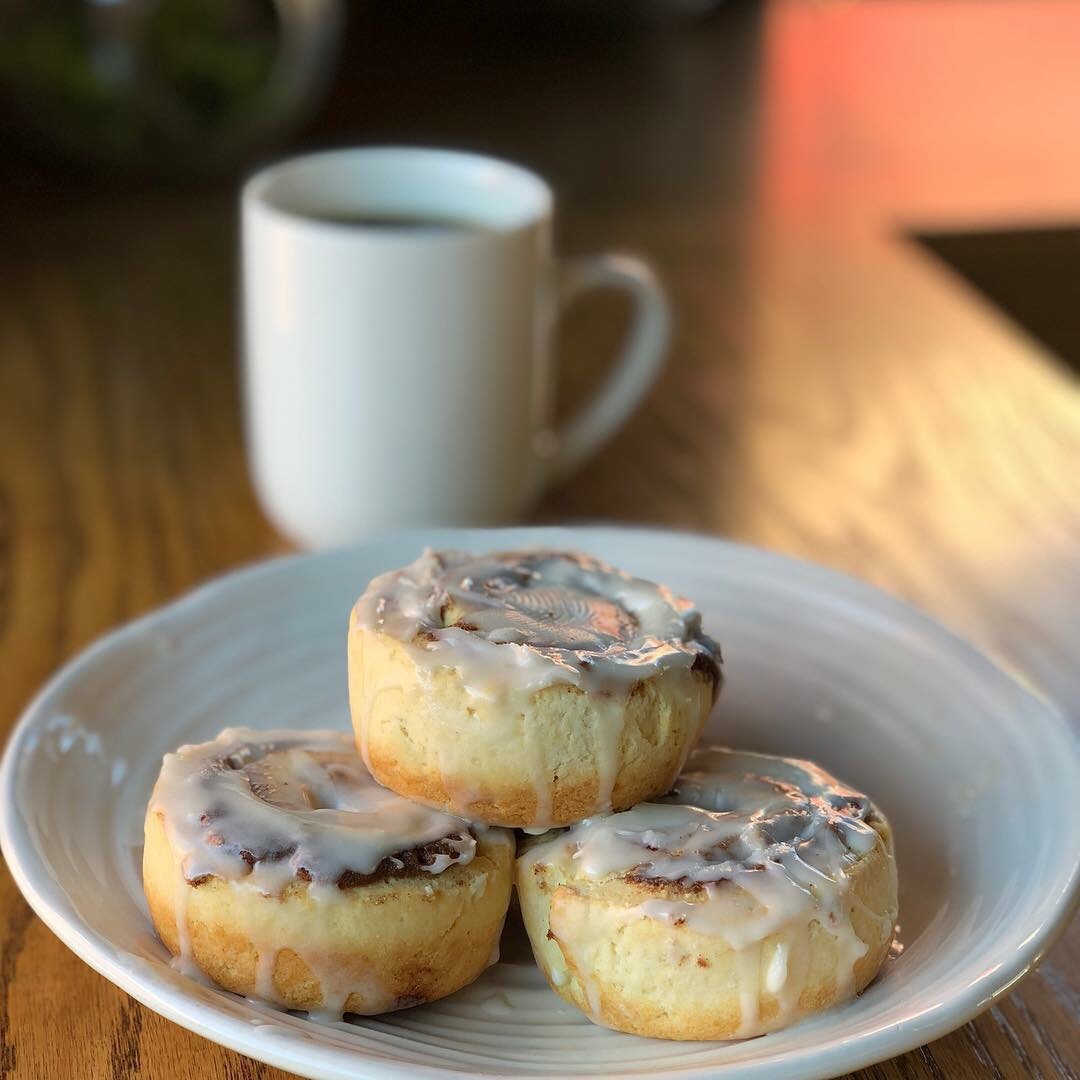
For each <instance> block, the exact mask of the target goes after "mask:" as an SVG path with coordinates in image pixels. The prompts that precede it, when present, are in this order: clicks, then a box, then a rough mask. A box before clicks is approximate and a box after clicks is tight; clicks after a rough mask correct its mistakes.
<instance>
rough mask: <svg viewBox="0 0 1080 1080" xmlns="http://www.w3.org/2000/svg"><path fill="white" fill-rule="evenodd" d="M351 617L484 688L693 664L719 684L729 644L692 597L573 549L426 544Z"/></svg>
mask: <svg viewBox="0 0 1080 1080" xmlns="http://www.w3.org/2000/svg"><path fill="white" fill-rule="evenodd" d="M353 623H354V625H356V626H359V627H361V628H363V629H366V630H374V631H378V632H381V633H384V634H387V635H389V636H391V637H393V638H395V639H397V640H398V641H401V642H403V643H405V644H407V645H409V646H410V647H411V649H412V651H413V654H414V656H415V657H416V658H417V659H418V661H420V662H426V663H427V664H428V665H430V666H432V667H438V666H452V667H456V668H457V669H458V670H459V671H460V672H461V675H462V678H463V679H464V681H465V683H466V685H467V686H469V687H470V689H472V690H473V691H474V692H475V693H477V694H478V695H481V696H490V695H492V694H493V693H496V692H497V688H498V687H500V686H511V687H513V688H516V689H523V690H529V691H532V690H539V689H542V688H543V687H545V686H549V685H551V684H553V683H556V682H568V683H571V684H573V685H576V686H583V687H591V686H599V687H605V688H607V687H610V686H611V685H612V684H616V685H618V684H622V685H626V686H629V685H632V684H633V683H634V682H636V681H638V680H639V679H643V678H648V677H650V676H651V675H654V674H656V673H657V672H658V671H660V670H662V669H665V668H669V667H686V668H690V667H694V666H695V665H697V667H698V668H702V667H704V668H705V669H706V670H708V671H709V672H710V673H711V674H712V676H713V679H714V682H716V683H719V666H718V664H719V649H718V648H717V646H716V644H715V643H714V642H712V641H711V640H710V639H709V638H707V637H706V636H705V635H704V634H703V633H702V631H701V618H700V615H699V614H698V612H697V611H696V610H695V609H694V607H693V605H692V604H691V603H690V601H688V600H685V599H682V598H681V597H677V596H674V595H673V594H672V593H671V592H670V590H668V589H667V588H665V587H664V586H662V585H656V584H653V583H652V582H651V581H644V580H642V579H641V578H635V577H631V576H630V575H629V574H627V573H624V572H623V571H621V570H616V569H614V568H612V567H610V566H608V565H607V564H606V563H603V562H600V561H599V560H598V559H594V558H591V557H589V556H587V555H581V554H577V553H572V552H559V551H547V550H535V551H516V552H496V553H493V554H489V555H481V556H475V555H469V554H466V553H463V552H458V551H441V552H435V551H427V552H425V553H424V554H423V555H422V556H421V557H420V558H419V559H417V560H416V561H415V562H414V563H412V564H411V565H409V566H407V567H405V568H403V569H401V570H395V571H392V572H390V573H387V574H383V575H381V576H380V577H377V578H375V579H374V580H373V581H372V582H371V584H370V585H369V586H368V588H367V590H366V591H365V592H364V594H363V596H361V597H360V599H359V601H357V604H356V607H355V609H354V611H353Z"/></svg>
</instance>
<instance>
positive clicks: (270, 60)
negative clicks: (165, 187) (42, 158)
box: [0, 0, 344, 174]
mask: <svg viewBox="0 0 1080 1080" xmlns="http://www.w3.org/2000/svg"><path fill="white" fill-rule="evenodd" d="M343 21H344V3H343V0H4V2H3V8H2V15H0V95H2V97H3V101H4V105H5V111H6V112H7V114H8V117H9V119H10V121H11V122H12V126H13V127H14V128H15V129H16V130H17V131H18V132H20V133H22V134H23V135H26V136H30V137H31V138H33V139H34V140H35V141H36V142H38V143H40V144H42V145H44V146H45V147H47V148H48V149H50V150H52V151H54V152H58V153H60V154H61V155H63V156H64V157H67V158H70V159H76V160H78V161H79V162H82V163H87V164H103V163H104V164H110V165H116V166H130V167H134V168H137V169H140V170H151V171H154V172H169V173H176V172H181V173H187V174H192V173H206V172H215V171H220V170H222V169H225V168H228V167H230V166H234V165H236V164H238V163H239V162H241V161H243V160H244V159H245V158H247V157H249V156H251V155H253V154H256V153H258V152H260V151H263V150H265V149H266V148H267V147H268V146H270V145H271V144H272V143H273V142H274V141H276V140H278V139H281V138H283V137H284V136H286V135H287V134H289V133H290V132H291V131H292V130H294V129H295V128H296V126H297V125H298V124H299V123H300V122H302V121H303V120H304V118H305V117H306V116H307V115H308V114H309V113H310V112H311V111H312V110H313V109H314V107H315V106H316V105H318V103H319V101H320V100H321V98H322V93H323V90H324V89H325V87H326V84H327V82H328V81H329V78H330V76H331V75H332V74H333V69H334V66H335V63H336V60H337V53H338V45H339V42H340V39H341V31H342V24H343Z"/></svg>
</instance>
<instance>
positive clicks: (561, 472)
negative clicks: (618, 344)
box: [543, 254, 671, 480]
mask: <svg viewBox="0 0 1080 1080" xmlns="http://www.w3.org/2000/svg"><path fill="white" fill-rule="evenodd" d="M611 288H615V289H622V290H624V291H625V292H628V293H629V294H630V297H631V299H632V300H633V302H634V316H633V322H632V323H631V326H630V332H629V334H628V335H627V340H626V343H625V344H624V345H623V348H622V352H621V353H620V355H619V357H618V359H617V360H616V362H615V367H614V368H613V370H612V371H611V373H610V374H609V375H608V377H607V379H606V380H605V382H604V384H603V385H602V386H601V387H600V389H599V390H597V392H596V394H595V395H594V396H593V398H592V400H591V401H588V402H586V403H585V404H584V405H583V406H582V407H581V408H580V409H578V411H577V412H575V413H574V415H573V416H571V417H570V419H569V420H567V422H566V423H565V424H564V425H563V426H562V427H560V428H559V429H557V430H555V431H551V432H547V433H545V435H546V438H545V439H544V440H543V441H544V442H545V443H546V444H547V445H548V446H550V447H551V450H550V457H549V458H548V462H547V469H546V478H547V479H548V480H557V479H559V478H560V477H563V476H566V475H567V474H568V473H571V472H573V471H574V469H576V468H577V466H578V465H580V464H581V463H582V462H583V461H584V460H585V459H586V458H587V457H589V456H590V455H591V454H592V453H593V452H594V451H596V450H598V449H599V448H600V446H602V445H603V444H604V443H605V442H607V441H608V439H610V438H611V437H612V435H614V434H615V432H616V430H617V429H618V428H619V427H621V426H622V424H623V423H624V421H625V420H626V418H627V417H628V416H629V415H630V413H632V412H633V411H634V409H635V408H637V406H638V404H639V403H640V402H641V400H642V398H644V397H645V395H646V394H647V393H648V391H649V389H650V388H651V387H652V385H653V383H654V382H655V381H656V377H657V376H658V375H659V374H660V370H661V369H662V368H663V366H664V355H665V353H666V352H667V346H668V341H669V339H670V337H671V312H670V309H669V307H668V302H667V297H666V296H665V295H664V290H663V288H662V287H661V286H660V282H659V281H657V279H656V275H655V274H653V272H652V270H651V269H650V268H649V266H648V264H647V263H645V262H643V261H642V260H641V259H637V258H634V257H633V256H632V255H622V254H605V255H584V256H581V257H579V258H575V259H564V260H562V261H561V262H560V263H559V265H558V267H557V276H556V286H555V295H556V308H557V316H556V317H559V316H561V314H562V312H563V311H565V310H566V308H567V307H568V306H569V305H570V304H572V303H574V301H575V300H577V298H578V297H579V296H581V295H582V294H583V293H586V292H589V291H591V290H592V289H611Z"/></svg>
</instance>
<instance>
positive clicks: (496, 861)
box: [143, 813, 513, 1013]
mask: <svg viewBox="0 0 1080 1080" xmlns="http://www.w3.org/2000/svg"><path fill="white" fill-rule="evenodd" d="M512 860H513V844H512V843H511V842H509V841H508V839H507V838H506V837H505V836H502V835H499V834H487V835H483V836H481V837H480V839H479V841H478V845H477V852H476V855H475V857H474V858H473V860H472V861H471V862H470V863H469V864H468V865H466V866H451V867H448V868H447V869H446V870H444V871H443V872H442V873H440V874H434V875H433V874H427V873H424V872H422V871H421V872H419V873H416V874H413V875H409V876H404V877H400V876H399V877H396V878H385V879H383V880H378V881H373V882H370V883H367V884H362V885H355V886H352V887H350V888H345V889H342V890H340V899H335V900H334V901H331V904H332V907H331V908H328V907H327V906H326V905H325V902H323V903H321V904H320V902H319V901H317V900H316V899H314V898H313V897H312V896H311V895H310V886H309V885H308V884H307V883H306V882H304V881H302V880H295V881H293V882H292V883H291V884H290V885H289V886H288V887H287V888H286V890H285V892H284V894H283V895H282V896H281V897H268V896H263V895H261V894H259V893H257V892H255V891H254V890H249V889H244V888H242V887H241V888H237V887H236V886H235V885H234V884H233V883H232V882H228V881H223V880H221V879H219V878H209V879H207V880H204V881H203V882H202V883H201V884H199V885H198V886H193V885H191V884H189V883H187V882H185V881H184V880H183V878H182V875H181V872H180V867H179V864H178V861H177V859H176V857H175V853H174V852H173V850H172V848H171V846H170V844H169V841H168V836H167V833H166V830H165V828H164V825H163V822H162V818H161V815H160V814H158V813H150V814H149V815H148V816H147V821H146V846H145V849H144V856H143V881H144V887H145V890H146V898H147V903H148V905H149V908H150V915H151V918H152V920H153V923H154V926H155V928H156V929H157V932H158V935H159V936H160V937H161V940H162V941H163V942H164V943H165V945H166V947H167V948H168V949H169V951H170V952H171V953H172V954H173V955H174V956H176V955H179V953H180V951H181V949H180V938H179V934H178V931H177V905H178V901H182V902H183V903H184V904H185V905H186V925H187V927H188V937H189V941H190V955H191V959H192V960H193V961H194V963H195V965H196V966H197V967H198V968H199V969H200V970H202V971H203V972H204V973H205V974H207V975H208V976H209V977H210V978H211V979H213V980H214V982H216V983H217V984H218V985H220V986H223V987H224V988H225V989H227V990H232V991H234V992H235V993H238V994H248V995H257V994H258V991H259V965H260V951H261V950H262V951H263V952H265V951H266V950H267V949H272V951H273V953H274V954H275V955H274V956H273V958H272V966H270V970H269V975H270V979H271V985H272V989H273V993H274V996H275V997H276V998H277V999H278V1002H279V1003H280V1004H282V1005H284V1006H285V1007H287V1008H292V1009H319V1008H323V1007H326V1006H327V1004H328V1000H327V999H328V994H327V993H326V987H324V985H323V980H325V979H330V980H332V981H333V982H334V983H335V984H338V985H343V984H344V985H356V986H359V987H363V988H364V989H363V990H360V991H356V992H353V993H350V994H349V996H348V999H347V1000H346V1001H345V1004H344V1009H345V1011H348V1012H359V1013H371V1012H383V1011H387V1010H389V1009H397V1008H404V1007H406V1006H409V1005H415V1004H419V1003H420V1002H424V1001H434V1000H436V999H437V998H440V997H444V996H445V995H447V994H450V993H453V992H454V991H455V990H458V989H460V988H461V987H462V986H465V985H467V984H468V983H470V982H472V981H473V980H474V979H475V978H476V977H477V976H478V975H479V974H480V973H481V972H482V971H483V970H484V969H485V968H486V967H487V965H488V963H489V960H490V957H491V955H492V952H493V950H494V948H495V946H496V944H497V942H498V937H499V933H500V931H501V928H502V922H503V919H504V917H505V914H506V910H507V906H508V904H509V897H510V878H511V873H512V866H511V864H512ZM184 890H186V894H185V892H184ZM328 914H329V915H330V917H328ZM263 943H266V944H263ZM265 962H266V961H265V959H264V963H265Z"/></svg>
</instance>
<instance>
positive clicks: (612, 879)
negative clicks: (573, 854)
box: [516, 816, 896, 1040]
mask: <svg viewBox="0 0 1080 1080" xmlns="http://www.w3.org/2000/svg"><path fill="white" fill-rule="evenodd" d="M873 827H874V829H875V830H876V831H877V833H878V835H879V837H880V840H881V842H880V843H879V844H877V845H876V846H875V847H874V848H873V849H872V850H871V851H870V852H869V853H868V854H867V855H864V856H862V857H860V858H859V859H858V861H857V862H856V863H855V864H854V865H853V866H852V867H851V869H850V871H849V875H850V882H851V883H850V888H849V891H848V893H847V901H846V904H847V912H848V913H849V915H850V919H851V923H852V927H853V929H854V931H855V933H856V934H857V936H858V937H859V938H860V939H861V940H862V941H863V943H864V944H865V945H866V947H867V949H866V952H865V954H864V955H863V956H862V957H861V958H859V959H858V960H857V961H856V962H855V963H854V972H853V982H852V984H851V986H850V987H845V986H844V985H843V983H842V981H841V979H840V978H839V972H840V970H841V959H840V957H839V954H838V951H837V949H838V945H837V939H836V938H835V937H834V935H833V934H831V933H829V932H828V931H827V930H826V929H825V928H823V927H822V926H821V925H820V924H819V923H818V922H816V921H813V922H811V923H810V924H809V925H808V926H806V925H804V926H803V928H802V932H801V934H800V933H799V931H798V928H797V927H794V926H793V927H789V928H787V930H786V931H785V933H786V934H787V935H788V937H787V938H786V939H782V938H781V936H780V935H777V934H774V935H770V936H769V937H766V938H765V939H764V940H763V941H761V942H760V943H758V944H757V945H756V946H754V947H752V948H751V949H750V952H749V954H747V955H743V956H742V957H741V958H738V957H737V956H736V954H735V952H734V951H733V950H732V949H731V948H730V947H729V946H728V945H727V943H726V942H725V941H724V940H723V939H722V938H720V937H718V936H716V935H713V934H707V933H703V932H701V931H700V930H696V929H694V928H693V927H692V926H690V925H687V924H686V923H685V922H680V921H678V920H676V921H675V922H674V923H672V922H667V921H664V920H660V919H653V918H643V917H641V916H640V913H638V914H637V917H633V918H627V917H626V916H627V914H628V913H630V914H634V913H635V909H638V908H639V905H641V904H642V903H643V902H645V901H649V900H656V899H665V900H675V901H681V902H687V903H706V902H714V903H715V902H717V901H716V899H715V898H716V896H717V894H716V893H715V892H714V893H713V899H712V900H711V901H710V899H709V894H708V893H707V892H706V891H704V890H701V889H698V888H696V887H695V886H694V885H693V883H687V882H678V881H676V882H667V881H664V882H661V881H651V880H645V881H643V880H640V879H636V878H634V877H633V876H632V875H621V876H620V875H616V874H613V875H611V876H609V877H606V878H601V879H598V880H591V879H584V878H581V877H574V876H569V877H567V876H565V874H566V871H565V870H564V869H561V868H560V866H559V865H558V864H544V863H534V862H532V861H531V860H528V859H526V858H519V860H518V863H517V872H516V885H517V895H518V899H519V902H520V905H521V910H522V916H523V919H524V921H525V926H526V929H527V930H528V932H529V937H530V940H531V941H532V946H533V952H534V953H535V955H536V960H537V963H538V964H539V965H540V967H541V969H542V970H543V971H544V974H545V976H546V977H547V979H548V981H549V983H550V984H551V988H552V989H553V990H554V991H555V993H557V994H559V995H560V996H561V997H562V998H564V999H565V1000H566V1001H568V1002H570V1003H571V1004H573V1005H576V1006H577V1007H578V1008H580V1009H582V1010H583V1011H584V1012H586V1013H587V1014H589V1015H590V1016H592V1017H593V1018H594V1019H596V1020H598V1021H600V1022H601V1023H603V1024H605V1025H607V1026H609V1027H612V1028H615V1029H616V1030H619V1031H625V1032H629V1033H631V1034H636V1035H644V1036H649V1037H653V1038H664V1039H693V1040H696V1039H703V1040H714V1039H733V1038H743V1037H746V1036H747V1035H753V1034H761V1033H764V1032H767V1031H770V1030H774V1029H775V1028H777V1027H782V1026H785V1025H786V1024H788V1023H791V1022H792V1020H793V1019H795V1018H797V1017H798V1016H801V1015H805V1014H806V1013H809V1012H814V1011H818V1010H820V1009H824V1008H827V1007H829V1006H831V1005H833V1004H835V1003H836V1002H837V1001H838V1000H840V999H841V997H843V996H849V995H850V994H851V993H858V992H860V991H861V990H863V989H864V988H865V987H866V986H867V985H868V984H869V983H870V981H871V980H872V979H873V978H874V976H875V975H876V974H877V972H878V970H879V969H880V967H881V965H882V963H884V960H885V958H886V956H887V955H888V950H889V946H890V944H891V941H892V935H893V926H894V923H895V918H896V872H895V863H894V861H893V858H892V836H891V831H890V829H889V826H888V823H887V822H886V821H885V820H884V819H883V818H881V817H880V816H877V817H876V818H875V820H874V823H873ZM542 839H543V838H538V841H526V842H525V844H523V845H522V853H524V852H525V851H527V850H528V848H530V847H531V846H532V845H533V843H535V842H539V841H542ZM731 891H732V893H739V892H740V891H741V890H740V889H739V887H738V886H737V885H731ZM720 895H721V897H722V896H723V894H722V893H721V894H720ZM721 902H722V901H721ZM782 940H786V941H788V942H794V943H795V945H796V946H797V947H799V948H802V949H804V950H805V955H806V957H807V958H808V959H807V969H806V978H805V983H804V984H803V985H802V986H801V988H800V989H799V993H798V996H797V1000H796V1001H795V1002H794V1003H793V1004H791V1005H790V1006H789V1007H788V1008H787V1009H782V1008H781V999H780V997H779V996H778V995H777V994H776V993H773V992H770V991H769V990H768V989H767V988H766V976H765V972H766V971H767V969H768V965H769V962H770V960H771V958H772V957H773V955H774V954H775V952H776V950H777V948H778V947H779V946H780V944H781V943H782ZM748 972H750V974H749V975H748ZM740 991H743V992H745V993H750V994H752V1000H753V1001H754V1013H755V1015H754V1023H753V1026H752V1028H751V1029H748V1027H747V1024H746V1017H745V1016H744V1014H743V1001H744V998H743V997H742V994H741V993H740Z"/></svg>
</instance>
